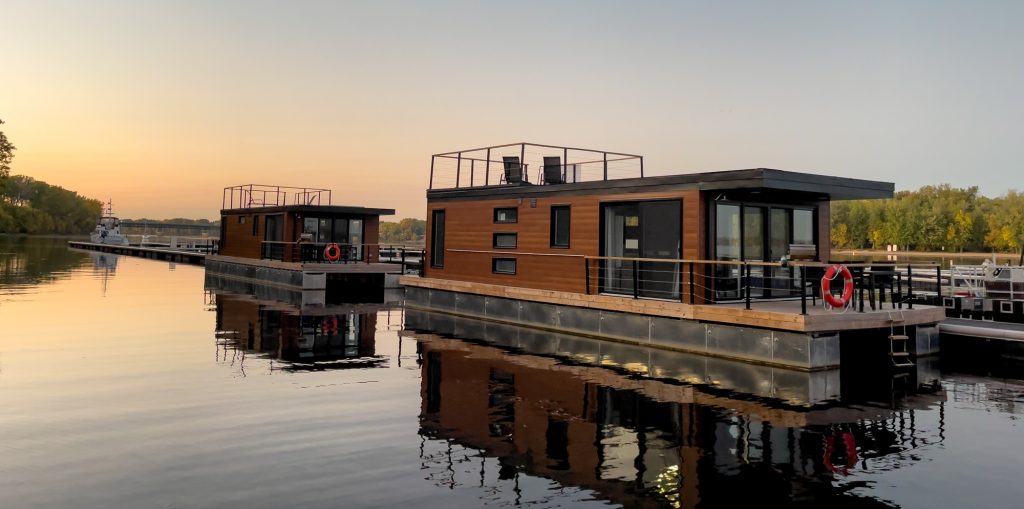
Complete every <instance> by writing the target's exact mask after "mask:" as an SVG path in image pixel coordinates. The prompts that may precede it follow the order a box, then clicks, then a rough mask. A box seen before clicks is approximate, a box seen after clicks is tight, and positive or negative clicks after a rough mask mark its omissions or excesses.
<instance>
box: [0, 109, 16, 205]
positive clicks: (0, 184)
mask: <svg viewBox="0 0 1024 509" xmlns="http://www.w3.org/2000/svg"><path fill="white" fill-rule="evenodd" d="M0 125H4V121H3V119H0ZM14 150H15V147H14V144H13V143H11V142H10V140H8V139H7V135H6V134H4V132H3V131H0V190H3V188H4V182H5V181H6V180H7V176H8V175H10V174H11V160H13V159H14Z"/></svg>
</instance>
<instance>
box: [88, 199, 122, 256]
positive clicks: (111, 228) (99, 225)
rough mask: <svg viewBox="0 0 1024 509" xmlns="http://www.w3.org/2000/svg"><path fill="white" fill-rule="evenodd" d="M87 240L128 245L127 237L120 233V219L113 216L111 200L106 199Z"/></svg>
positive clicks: (97, 242) (96, 242)
mask: <svg viewBox="0 0 1024 509" xmlns="http://www.w3.org/2000/svg"><path fill="white" fill-rule="evenodd" d="M89 240H91V241H92V242H93V243H94V244H111V245H115V246H127V245H128V237H125V236H124V235H121V220H120V219H118V218H117V217H114V206H113V203H112V202H111V201H109V200H108V201H107V206H106V207H105V208H104V209H103V215H102V216H101V217H100V218H99V220H98V221H96V229H95V230H93V232H92V233H90V234H89Z"/></svg>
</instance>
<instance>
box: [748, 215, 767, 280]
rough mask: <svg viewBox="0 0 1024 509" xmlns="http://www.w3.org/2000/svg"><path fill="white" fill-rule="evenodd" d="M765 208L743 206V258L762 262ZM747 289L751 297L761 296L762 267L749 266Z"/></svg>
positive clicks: (763, 278)
mask: <svg viewBox="0 0 1024 509" xmlns="http://www.w3.org/2000/svg"><path fill="white" fill-rule="evenodd" d="M764 216H765V209H764V207H750V206H744V207H743V260H744V261H748V262H763V261H764V255H765V252H764V251H765V249H764V248H765V243H764V238H765V234H764V233H765V224H764ZM749 274H750V280H749V281H748V282H747V287H746V288H747V290H746V291H749V292H750V296H751V297H763V296H764V292H765V288H766V287H767V286H766V285H765V277H764V276H765V271H764V267H758V266H751V267H750V270H749Z"/></svg>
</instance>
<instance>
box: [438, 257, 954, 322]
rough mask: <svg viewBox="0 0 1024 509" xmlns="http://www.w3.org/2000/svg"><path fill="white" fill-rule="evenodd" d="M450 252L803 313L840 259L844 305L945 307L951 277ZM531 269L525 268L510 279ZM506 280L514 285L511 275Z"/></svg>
mask: <svg viewBox="0 0 1024 509" xmlns="http://www.w3.org/2000/svg"><path fill="white" fill-rule="evenodd" d="M446 253H451V254H453V255H464V256H471V257H476V256H487V257H493V258H516V259H524V258H533V259H547V260H551V261H544V262H542V263H545V264H549V263H560V264H562V266H564V267H565V270H560V271H559V273H558V275H557V276H554V278H552V279H550V280H549V282H548V283H549V284H550V285H551V286H552V287H562V288H572V287H574V288H579V289H580V290H582V291H583V293H585V294H588V295H611V296H619V297H623V298H632V299H654V300H665V301H675V302H681V303H683V304H690V305H726V304H731V305H736V304H740V305H743V306H744V307H745V308H746V309H752V307H753V306H754V305H755V304H757V303H762V302H778V301H782V300H790V301H796V300H799V302H800V312H801V314H807V309H808V302H810V305H812V306H817V305H818V301H819V300H824V299H823V297H824V295H823V288H822V287H823V285H822V279H823V278H824V276H825V274H826V273H827V272H828V270H829V267H832V266H834V265H837V263H838V264H842V265H843V266H844V267H845V268H846V269H848V270H849V272H850V278H851V283H852V285H853V288H852V289H853V291H852V294H851V295H850V296H849V298H848V299H847V300H846V302H844V303H843V306H842V309H844V310H849V311H855V312H866V311H867V310H869V309H870V310H884V309H885V307H889V308H891V309H903V308H904V307H906V308H907V309H913V307H914V305H915V304H927V305H936V306H941V305H942V297H943V296H944V295H945V294H946V293H947V292H949V291H951V290H950V289H949V287H948V277H944V276H943V275H942V272H941V269H940V266H939V265H937V264H933V263H902V264H895V263H892V262H884V263H878V262H849V263H846V262H829V263H825V262H817V261H789V262H764V261H744V260H699V259H692V260H691V259H666V258H635V257H618V256H589V255H581V254H560V253H532V252H523V251H493V250H464V249H447V250H446ZM556 260H557V261H556ZM535 263H536V262H535ZM535 263H534V266H536V265H535ZM581 265H582V267H581ZM573 267H579V268H573ZM526 270H529V269H526ZM526 274H527V273H526V272H523V271H520V272H519V273H518V274H513V275H510V276H509V277H512V278H517V277H523V276H524V275H526ZM840 274H842V273H840ZM843 277H844V276H840V277H838V278H837V280H835V281H834V282H833V283H832V284H831V285H830V291H831V292H832V293H833V295H837V294H841V293H842V292H843V290H844V285H845V279H843ZM580 278H582V279H580ZM509 284H510V285H515V283H514V279H513V280H510V282H509ZM580 290H576V291H580ZM826 305H827V304H826Z"/></svg>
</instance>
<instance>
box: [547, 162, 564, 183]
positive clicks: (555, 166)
mask: <svg viewBox="0 0 1024 509" xmlns="http://www.w3.org/2000/svg"><path fill="white" fill-rule="evenodd" d="M544 183H545V184H564V183H565V175H564V174H563V173H562V158H561V157H558V156H555V157H545V158H544Z"/></svg>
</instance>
